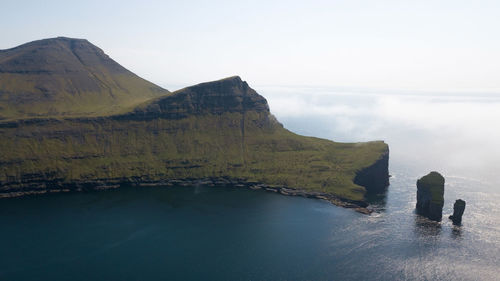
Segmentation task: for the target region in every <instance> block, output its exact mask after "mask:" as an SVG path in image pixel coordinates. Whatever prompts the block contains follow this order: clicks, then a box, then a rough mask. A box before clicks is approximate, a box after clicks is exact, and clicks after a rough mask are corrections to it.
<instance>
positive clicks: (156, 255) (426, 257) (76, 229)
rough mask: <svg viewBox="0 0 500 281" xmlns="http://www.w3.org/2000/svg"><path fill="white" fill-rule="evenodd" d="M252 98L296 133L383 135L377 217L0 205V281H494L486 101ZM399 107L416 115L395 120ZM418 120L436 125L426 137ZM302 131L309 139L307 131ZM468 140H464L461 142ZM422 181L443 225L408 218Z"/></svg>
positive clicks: (65, 201)
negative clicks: (461, 204)
mask: <svg viewBox="0 0 500 281" xmlns="http://www.w3.org/2000/svg"><path fill="white" fill-rule="evenodd" d="M258 90H259V89H258ZM259 92H261V93H263V94H265V95H266V92H268V93H274V94H269V101H270V105H271V110H273V108H276V110H273V111H274V112H275V113H276V115H277V117H278V118H279V119H280V120H282V121H283V122H284V123H285V126H286V127H288V128H290V129H292V130H293V131H297V132H299V133H303V134H309V135H317V136H321V137H327V138H330V139H338V140H342V141H351V140H352V139H356V138H357V139H360V140H365V138H366V139H370V138H381V139H382V138H383V136H386V138H383V139H385V140H386V141H387V142H388V143H389V145H390V147H391V162H390V173H391V175H392V178H391V185H390V186H389V188H388V191H387V193H385V194H381V195H378V196H371V197H370V201H371V203H372V205H373V206H374V207H375V209H376V210H377V212H376V213H374V214H373V215H371V216H366V215H362V214H358V213H356V212H353V211H351V210H347V209H343V208H339V207H336V206H333V205H331V204H329V203H327V202H324V201H321V200H315V199H306V198H299V197H287V196H283V195H279V194H275V193H269V192H265V191H252V190H245V189H238V188H224V187H212V188H209V187H201V186H192V187H154V188H153V187H150V188H135V187H123V188H121V189H118V190H112V191H102V192H90V193H70V194H53V195H42V196H33V197H25V198H13V199H4V200H0V241H2V244H1V247H0V280H13V281H21V280H53V281H56V280H498V278H499V276H500V267H499V264H500V259H499V257H500V208H498V202H500V192H499V187H498V181H497V179H498V178H497V175H496V173H495V171H496V169H498V168H499V167H500V166H499V165H497V164H498V163H497V162H496V157H495V156H496V155H497V154H498V149H496V144H497V143H498V142H497V140H498V139H497V136H498V132H496V131H494V130H491V128H490V130H489V131H490V133H488V134H487V133H486V132H487V131H488V130H487V128H482V127H481V128H475V127H476V126H490V125H493V123H496V122H497V121H499V120H500V118H499V119H496V120H495V119H494V118H496V117H497V116H496V115H493V116H489V115H490V114H492V113H489V111H488V110H492V109H495V106H496V107H497V108H496V109H499V110H496V111H495V112H496V113H495V114H497V115H499V116H498V117H500V106H498V105H500V103H499V102H498V101H497V100H496V99H493V102H492V101H491V100H490V99H489V97H486V98H488V100H480V101H479V102H478V101H472V102H471V101H466V104H465V105H464V104H463V101H462V100H461V99H460V98H456V97H451V98H448V97H447V98H445V99H444V101H443V100H435V99H433V100H432V99H431V100H428V99H425V100H421V99H416V100H410V101H408V100H407V99H408V97H400V96H397V97H394V96H391V95H383V96H381V95H378V96H377V95H365V94H363V95H361V94H360V95H339V94H335V95H333V94H332V95H327V96H328V97H329V98H330V99H331V104H329V103H325V102H324V98H321V99H320V98H318V101H320V102H315V101H314V99H313V100H312V101H311V100H310V99H311V96H308V98H307V99H302V100H301V98H300V97H301V95H300V91H299V90H298V89H295V92H293V91H292V93H290V92H287V91H283V92H280V91H279V90H277V89H272V88H265V89H263V90H259ZM294 95H296V96H299V98H296V99H297V103H299V105H302V107H306V109H311V108H312V107H313V106H316V107H317V108H316V110H315V111H314V112H320V114H317V115H313V114H306V113H303V112H301V111H300V108H301V106H297V108H298V110H297V111H296V112H294V113H293V114H291V113H289V111H286V110H283V109H280V105H279V102H280V101H281V100H280V99H283V97H284V96H286V97H287V99H286V100H287V101H289V100H293V98H294V97H295V96H294ZM325 95H326V94H325ZM266 96H268V95H266ZM320 97H322V96H320ZM313 98H314V96H313ZM410 98H411V99H414V97H410ZM391 99H393V100H391ZM394 99H396V101H394ZM336 101H338V102H336ZM405 102H409V103H413V104H417V107H418V106H421V108H420V109H421V110H423V111H424V112H426V114H420V110H419V109H418V108H417V109H414V108H413V107H409V108H413V111H410V110H409V109H408V110H402V109H401V108H403V109H404V107H405V106H407V105H406V104H405ZM325 104H326V105H325ZM391 105H392V107H391ZM492 105H493V108H491V107H492ZM328 106H330V107H328ZM339 106H340V107H339ZM481 106H483V107H484V108H487V109H488V110H479V109H478V108H480V107H481ZM360 107H361V110H359V109H360ZM380 107H382V108H380ZM457 107H458V109H457ZM464 107H465V108H470V109H471V110H472V111H473V113H474V115H475V117H472V115H471V118H476V119H474V120H477V121H478V122H477V123H474V122H469V123H464V122H465V121H464V120H465V119H466V117H468V116H467V114H472V113H470V112H466V111H461V112H462V113H460V112H458V111H459V109H460V110H461V109H463V108H464ZM287 108H288V110H290V109H293V104H289V105H288V106H287ZM322 110H323V111H322ZM356 110H358V111H356ZM391 110H394V111H396V112H398V114H392V113H391V112H388V111H391ZM434 111H436V112H434ZM439 111H442V112H443V113H442V115H439V114H437V113H438V112H439ZM455 111H457V112H456V115H454V116H451V117H450V116H448V115H449V114H455V113H453V112H455ZM482 111H484V112H482ZM433 114H435V115H433ZM464 114H465V115H466V116H465V117H464V116H463V115H464ZM477 114H479V115H480V116H479V117H478V116H477ZM481 114H486V115H488V116H483V117H482V118H484V119H482V118H481ZM429 115H430V116H431V117H432V118H438V119H439V118H441V116H442V118H444V119H445V120H435V121H436V122H435V123H432V124H429V123H431V121H432V120H433V119H432V118H428V116H429ZM398 116H400V117H398ZM398 118H399V119H398ZM419 118H420V119H419ZM487 118H488V119H487ZM491 118H493V120H490V119H491ZM307 120H309V122H310V123H316V122H317V123H318V124H319V125H318V128H317V129H315V128H314V127H311V126H304V124H305V123H303V122H307ZM419 120H420V121H421V122H422V123H423V122H424V121H425V122H426V124H423V125H422V126H419V124H420V123H419V122H418V121H419ZM479 123H481V124H482V125H479ZM443 124H444V125H443ZM460 128H462V129H461V130H460ZM492 128H495V127H492ZM469 129H470V130H471V132H470V134H474V135H471V136H468V135H466V134H465V135H463V133H466V132H465V131H467V130H469ZM483 129H484V131H483ZM478 133H479V134H483V135H480V136H479V137H481V138H482V139H483V140H482V141H484V142H481V141H480V140H479V138H478V136H477V134H478ZM423 136H425V137H423ZM351 138H352V139H351ZM476 138H478V142H473V140H476ZM469 141H470V143H469ZM446 143H447V145H444V144H446ZM490 143H491V144H493V143H495V146H493V145H490V146H488V144H490ZM454 148H455V149H454ZM485 150H488V151H489V152H488V151H485ZM412 155H413V156H412ZM478 155H479V156H482V155H484V157H479V156H478ZM460 160H463V161H462V162H460ZM491 166H493V168H492V167H491ZM430 170H439V171H441V172H442V173H443V174H444V176H445V178H446V185H445V206H444V212H443V213H444V217H443V218H444V219H443V221H442V222H441V223H434V222H430V221H428V220H426V219H423V218H421V217H419V216H417V215H416V214H415V213H414V206H415V201H416V199H415V190H416V187H415V181H416V179H417V178H418V177H421V176H422V175H425V174H426V173H427V172H429V171H430ZM458 198H462V199H464V200H466V201H467V207H466V210H465V214H464V218H463V225H462V226H461V227H456V226H453V225H452V224H451V222H450V221H449V220H448V219H447V215H449V214H450V213H451V212H452V206H453V202H454V201H455V199H458Z"/></svg>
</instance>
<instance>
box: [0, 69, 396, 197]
mask: <svg viewBox="0 0 500 281" xmlns="http://www.w3.org/2000/svg"><path fill="white" fill-rule="evenodd" d="M214 101H217V102H214ZM387 149H388V148H387V145H386V144H385V143H383V142H369V143H350V144H347V143H335V142H332V141H328V140H324V139H319V138H313V137H303V136H299V135H297V134H294V133H292V132H290V131H288V130H286V129H284V128H283V127H282V125H281V124H279V123H278V122H277V121H276V119H275V118H274V117H273V116H272V115H271V114H270V112H269V109H268V106H267V102H266V100H265V99H264V98H263V97H262V96H259V95H258V94H257V93H256V92H255V91H254V90H252V89H251V88H250V87H248V85H247V84H246V83H245V82H243V81H241V79H240V78H239V77H232V78H229V79H224V80H220V81H215V82H211V83H204V84H200V85H197V86H193V87H189V88H186V89H183V90H180V91H178V92H175V93H173V94H172V95H170V96H167V97H164V98H160V99H155V100H152V101H151V102H149V103H147V104H142V105H141V106H140V107H138V108H136V109H135V110H134V111H131V112H130V113H128V114H123V115H116V116H112V117H102V118H78V119H75V118H73V119H67V120H56V119H47V120H40V119H39V120H33V121H18V122H10V123H4V124H2V125H1V126H0V150H1V151H2V152H3V153H2V154H1V156H0V163H2V164H1V165H0V181H2V182H4V189H3V190H2V191H3V192H6V191H9V189H10V190H11V191H17V190H20V189H30V188H32V187H31V186H30V182H37V181H47V180H49V181H54V180H56V181H59V182H61V183H65V182H66V183H71V182H85V181H92V180H96V179H124V180H125V181H127V179H130V180H131V181H132V180H134V181H136V180H137V179H138V178H139V179H140V178H142V179H145V180H146V179H147V180H148V181H150V180H161V179H165V178H176V179H177V178H178V179H181V178H205V177H232V178H243V179H247V180H249V181H258V182H263V183H266V184H270V185H280V186H287V187H292V188H299V189H304V190H315V191H322V192H328V193H331V194H335V195H338V196H340V197H343V198H347V199H353V200H362V199H363V195H364V193H365V189H364V188H363V187H361V186H358V185H356V184H354V183H353V179H354V177H355V175H356V172H357V171H360V170H362V169H364V168H367V167H369V166H371V165H374V163H376V162H377V160H379V159H381V158H382V156H385V155H386V153H387V152H388V151H387ZM381 176H382V178H384V177H385V176H387V175H386V174H383V175H381ZM9 182H11V183H15V182H18V183H21V184H7V183H9ZM23 182H24V184H23ZM9 186H10V187H9ZM37 188H39V187H37Z"/></svg>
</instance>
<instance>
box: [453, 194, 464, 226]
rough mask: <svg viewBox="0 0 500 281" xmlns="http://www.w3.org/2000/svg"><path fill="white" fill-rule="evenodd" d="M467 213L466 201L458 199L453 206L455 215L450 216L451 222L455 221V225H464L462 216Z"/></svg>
mask: <svg viewBox="0 0 500 281" xmlns="http://www.w3.org/2000/svg"><path fill="white" fill-rule="evenodd" d="M464 211H465V201H464V200H462V199H458V200H457V201H455V204H453V215H451V216H450V220H452V221H453V224H454V225H460V224H461V223H462V215H463V214H464Z"/></svg>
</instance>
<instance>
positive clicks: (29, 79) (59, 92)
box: [0, 37, 169, 120]
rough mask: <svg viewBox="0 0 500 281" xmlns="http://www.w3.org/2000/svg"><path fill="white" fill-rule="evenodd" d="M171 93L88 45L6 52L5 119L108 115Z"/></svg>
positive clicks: (2, 57) (1, 62)
mask: <svg viewBox="0 0 500 281" xmlns="http://www.w3.org/2000/svg"><path fill="white" fill-rule="evenodd" d="M168 93H169V92H168V91H167V90H165V89H162V88H161V87H159V86H156V85H154V84H153V83H150V82H148V81H146V80H144V79H142V78H140V77H138V76H137V75H135V74H133V73H132V72H130V71H128V70H127V69H125V68H123V67H122V66H121V65H119V64H118V63H116V62H115V61H113V60H112V59H111V58H109V57H108V56H107V55H106V54H105V53H104V52H103V51H102V50H101V49H99V48H98V47H96V46H94V45H92V44H91V43H89V42H88V41H87V40H83V39H71V38H64V37H58V38H53V39H45V40H39V41H34V42H31V43H27V44H24V45H21V46H18V47H15V48H12V49H8V50H0V120H15V119H22V118H47V117H51V118H54V117H56V118H60V117H80V116H106V115H112V114H117V113H120V112H123V111H126V110H129V109H131V108H133V107H135V106H136V105H137V104H140V103H143V102H145V101H147V100H149V99H151V98H154V97H159V96H162V95H166V94H168Z"/></svg>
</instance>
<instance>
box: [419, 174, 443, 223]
mask: <svg viewBox="0 0 500 281" xmlns="http://www.w3.org/2000/svg"><path fill="white" fill-rule="evenodd" d="M443 205H444V178H443V176H442V175H441V174H439V173H438V172H430V173H429V174H428V175H426V176H423V177H422V178H420V179H419V180H418V181H417V213H418V214H420V215H423V216H425V217H427V218H429V219H431V220H434V221H441V218H442V216H443Z"/></svg>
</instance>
